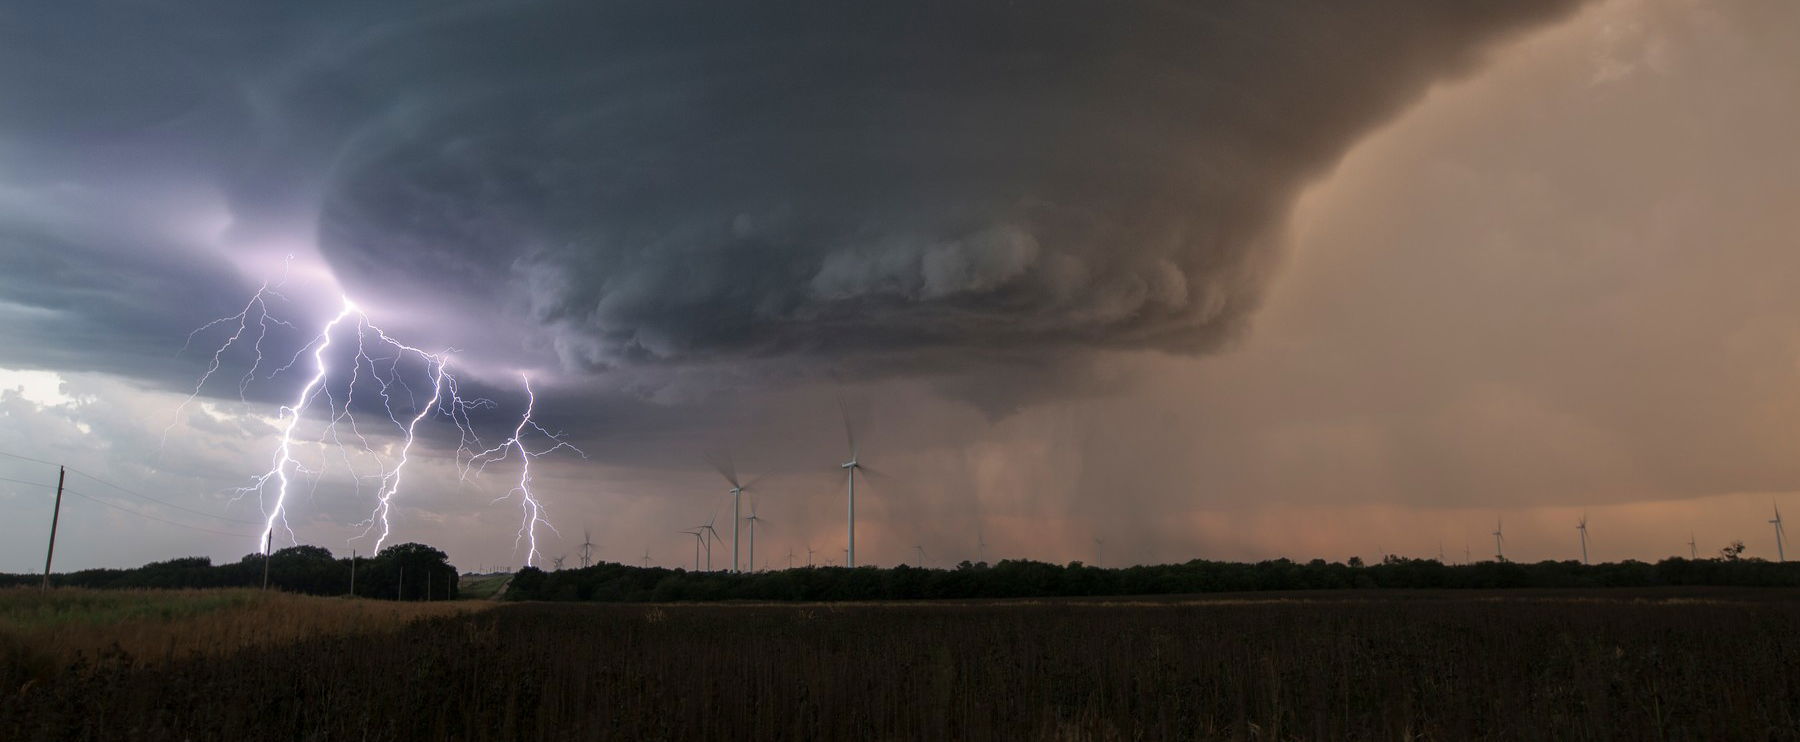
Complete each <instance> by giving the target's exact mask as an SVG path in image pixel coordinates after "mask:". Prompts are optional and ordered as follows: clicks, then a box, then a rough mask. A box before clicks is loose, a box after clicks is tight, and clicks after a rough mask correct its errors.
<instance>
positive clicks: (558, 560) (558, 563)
mask: <svg viewBox="0 0 1800 742" xmlns="http://www.w3.org/2000/svg"><path fill="white" fill-rule="evenodd" d="M566 558H567V555H558V556H557V557H555V558H553V559H551V560H550V564H551V565H552V566H551V569H552V570H554V571H557V572H561V571H562V565H563V559H566Z"/></svg>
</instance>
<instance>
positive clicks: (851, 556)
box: [838, 397, 862, 567]
mask: <svg viewBox="0 0 1800 742" xmlns="http://www.w3.org/2000/svg"><path fill="white" fill-rule="evenodd" d="M838 411H839V412H842V413H843V415H844V439H845V440H847V441H848V442H849V443H850V460H849V461H846V462H844V463H842V464H839V465H838V468H840V469H843V470H845V471H846V472H848V473H849V485H848V487H847V489H846V490H845V493H846V495H847V496H848V498H849V515H850V517H849V522H850V526H849V529H850V542H849V546H847V547H845V549H844V566H846V567H855V566H856V470H857V469H861V468H862V464H860V463H858V462H857V458H856V431H855V430H853V429H852V428H851V427H850V410H849V408H847V407H845V406H844V400H843V398H842V397H839V398H838Z"/></svg>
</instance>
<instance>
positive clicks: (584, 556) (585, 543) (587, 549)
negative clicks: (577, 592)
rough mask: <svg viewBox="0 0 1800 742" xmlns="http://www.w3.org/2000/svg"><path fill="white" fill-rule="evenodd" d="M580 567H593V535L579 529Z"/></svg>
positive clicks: (590, 532) (584, 529)
mask: <svg viewBox="0 0 1800 742" xmlns="http://www.w3.org/2000/svg"><path fill="white" fill-rule="evenodd" d="M581 566H582V567H584V568H586V567H592V566H594V533H593V532H592V531H589V530H588V529H586V528H583V529H581Z"/></svg>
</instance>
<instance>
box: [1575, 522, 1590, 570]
mask: <svg viewBox="0 0 1800 742" xmlns="http://www.w3.org/2000/svg"><path fill="white" fill-rule="evenodd" d="M1575 530H1577V531H1580V532H1581V563H1582V564H1587V563H1588V555H1587V513H1582V514H1581V520H1579V521H1576V522H1575Z"/></svg>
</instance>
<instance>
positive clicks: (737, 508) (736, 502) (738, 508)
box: [708, 452, 756, 572]
mask: <svg viewBox="0 0 1800 742" xmlns="http://www.w3.org/2000/svg"><path fill="white" fill-rule="evenodd" d="M708 459H709V460H710V461H711V462H712V465H713V468H714V469H718V470H719V474H720V475H722V476H724V477H725V481H727V482H730V483H731V571H733V572H739V571H742V570H740V569H738V526H739V525H741V524H742V523H743V520H744V511H743V500H744V492H745V491H746V490H748V489H750V485H749V484H745V483H742V482H739V481H738V473H737V465H736V464H733V463H732V461H731V454H730V452H722V453H719V454H716V455H713V456H710V457H708ZM750 568H751V570H753V571H754V570H755V569H756V559H755V557H752V558H751V559H750Z"/></svg>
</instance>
